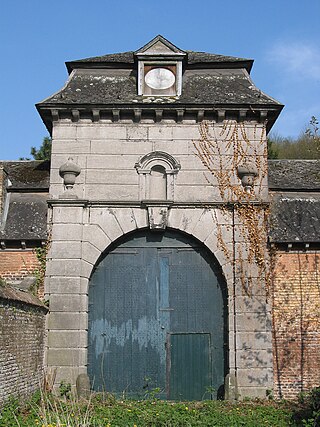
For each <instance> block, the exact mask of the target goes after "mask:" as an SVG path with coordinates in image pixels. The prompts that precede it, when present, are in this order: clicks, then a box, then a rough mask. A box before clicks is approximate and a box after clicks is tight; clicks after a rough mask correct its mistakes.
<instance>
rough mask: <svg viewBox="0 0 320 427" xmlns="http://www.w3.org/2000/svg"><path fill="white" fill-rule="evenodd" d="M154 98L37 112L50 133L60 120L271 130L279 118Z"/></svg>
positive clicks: (267, 109) (263, 109)
mask: <svg viewBox="0 0 320 427" xmlns="http://www.w3.org/2000/svg"><path fill="white" fill-rule="evenodd" d="M171 102H172V103H170V99H163V100H162V99H159V98H154V99H153V100H151V101H148V100H146V102H140V103H137V104H135V105H134V104H133V105H130V106H129V105H121V104H120V105H114V106H106V105H101V106H99V105H81V106H80V105H59V104H57V105H50V104H48V105H46V104H41V105H38V106H37V108H38V111H39V113H40V115H41V117H42V119H43V121H44V123H45V125H46V126H47V128H48V129H49V131H51V130H52V125H53V122H59V120H70V122H74V123H77V122H79V121H81V120H86V121H88V120H91V122H92V123H98V122H100V121H108V122H122V121H123V122H124V123H127V122H128V120H129V121H132V122H133V123H140V122H143V121H147V122H154V123H160V122H161V121H165V120H170V121H174V122H176V123H182V122H184V121H185V120H188V121H190V120H193V121H195V122H201V121H203V120H210V121H215V122H223V121H224V120H237V121H239V122H244V121H255V122H261V123H265V122H266V123H267V128H269V127H271V126H272V124H273V123H274V121H275V119H276V118H277V116H278V115H279V112H280V111H281V108H282V106H276V105H272V106H266V105H255V106H254V107H252V106H250V105H247V106H245V105H230V104H229V105H226V106H224V105H221V106H215V107H213V106H204V105H181V104H178V103H176V104H175V103H174V102H175V100H174V99H172V100H171Z"/></svg>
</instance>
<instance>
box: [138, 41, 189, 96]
mask: <svg viewBox="0 0 320 427" xmlns="http://www.w3.org/2000/svg"><path fill="white" fill-rule="evenodd" d="M135 57H136V58H137V61H138V95H142V96H148V97H150V96H155V97H156V96H160V97H163V96H172V97H174V96H180V95H181V87H182V61H183V59H184V58H185V57H186V52H184V51H183V50H180V49H178V48H177V47H176V46H175V45H173V44H172V43H170V42H169V41H168V40H166V39H165V38H164V37H162V36H161V35H158V36H157V37H155V38H154V39H152V40H151V41H150V42H149V43H147V44H146V45H145V46H143V47H142V48H141V49H139V50H137V51H136V52H135Z"/></svg>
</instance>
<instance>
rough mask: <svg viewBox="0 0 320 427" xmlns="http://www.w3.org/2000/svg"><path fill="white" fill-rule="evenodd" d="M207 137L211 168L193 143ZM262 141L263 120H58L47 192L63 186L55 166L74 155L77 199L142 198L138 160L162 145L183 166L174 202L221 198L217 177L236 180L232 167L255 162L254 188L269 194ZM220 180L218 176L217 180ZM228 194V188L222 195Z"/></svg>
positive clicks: (56, 194)
mask: <svg viewBox="0 0 320 427" xmlns="http://www.w3.org/2000/svg"><path fill="white" fill-rule="evenodd" d="M204 133H205V138H206V139H207V140H208V141H209V143H208V145H210V151H211V154H210V156H209V157H207V160H208V161H209V163H210V168H211V169H212V170H214V171H215V172H216V173H211V172H210V171H209V170H208V168H207V167H206V166H205V165H204V161H203V160H204V159H203V158H200V157H199V155H198V154H199V153H198V151H197V148H196V147H199V144H200V142H201V141H203V138H204ZM265 149H266V144H265V126H264V124H257V123H246V124H245V125H241V126H240V125H239V124H237V123H236V122H235V121H230V122H228V123H227V122H226V123H215V124H213V123H210V124H209V125H208V128H206V127H204V125H201V124H199V123H195V122H194V121H192V120H191V121H190V122H188V121H186V122H184V123H181V124H174V123H172V122H169V123H166V122H164V121H163V122H161V123H153V122H151V123H143V122H140V123H138V124H135V123H108V122H107V121H106V122H105V123H102V121H100V122H99V123H87V122H85V121H83V122H81V121H80V122H78V123H77V124H74V123H70V121H69V120H60V121H59V122H58V123H56V124H55V126H54V130H53V145H52V161H51V173H50V194H51V196H52V197H53V198H58V197H59V195H61V193H62V192H63V185H62V179H61V177H60V176H59V167H60V166H61V165H62V164H64V163H65V162H66V161H67V159H68V157H72V158H73V161H74V162H75V163H77V164H78V165H79V166H80V167H81V169H82V172H81V173H80V175H79V176H78V177H77V179H76V184H75V186H74V191H75V193H76V194H77V196H78V197H79V198H80V199H88V200H96V201H98V200H109V201H121V202H134V201H137V200H140V199H141V188H140V187H141V180H140V176H139V174H138V173H137V170H136V168H135V164H136V162H138V161H139V159H141V157H142V156H144V155H146V154H147V153H151V152H155V151H162V152H166V153H169V154H170V155H172V156H173V157H174V158H175V159H176V160H177V161H178V162H179V164H180V166H181V169H180V170H179V173H177V174H176V176H175V178H174V181H175V182H174V186H175V190H174V196H173V200H174V202H177V203H205V202H208V203H213V202H221V190H223V191H224V189H222V188H221V182H219V179H218V178H217V176H218V174H220V175H221V173H222V172H223V174H224V177H223V179H222V181H224V182H226V174H227V175H228V178H227V180H228V185H229V186H232V185H234V186H236V185H239V183H240V178H239V177H238V176H237V173H236V168H237V166H238V165H241V164H242V163H244V162H246V163H248V162H249V163H250V162H251V163H254V164H255V166H256V167H257V169H258V171H259V176H258V178H257V179H256V182H255V193H256V194H257V196H258V198H259V200H260V199H264V200H266V197H267V185H268V184H267V174H266V162H267V158H266V152H265ZM220 181H221V180H220ZM227 199H230V193H229V194H228V192H226V194H225V200H224V201H227Z"/></svg>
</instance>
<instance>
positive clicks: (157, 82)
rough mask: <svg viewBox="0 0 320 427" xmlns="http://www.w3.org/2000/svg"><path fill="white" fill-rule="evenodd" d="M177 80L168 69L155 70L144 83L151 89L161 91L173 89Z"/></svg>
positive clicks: (149, 73) (146, 76)
mask: <svg viewBox="0 0 320 427" xmlns="http://www.w3.org/2000/svg"><path fill="white" fill-rule="evenodd" d="M175 80H176V78H175V75H174V74H173V72H172V71H170V70H168V69H167V68H153V69H152V70H150V71H148V73H147V74H146V75H145V78H144V81H145V82H146V84H147V85H148V86H149V87H151V89H156V90H159V89H160V90H161V89H168V88H169V87H171V86H172V85H173V84H174V82H175Z"/></svg>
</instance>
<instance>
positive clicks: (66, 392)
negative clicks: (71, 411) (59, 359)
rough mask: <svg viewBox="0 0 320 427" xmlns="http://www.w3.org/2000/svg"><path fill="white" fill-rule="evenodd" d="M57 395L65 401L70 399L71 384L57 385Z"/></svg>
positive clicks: (64, 382)
mask: <svg viewBox="0 0 320 427" xmlns="http://www.w3.org/2000/svg"><path fill="white" fill-rule="evenodd" d="M59 394H60V396H61V397H64V398H66V399H70V397H71V384H70V383H67V382H66V381H64V380H63V381H61V383H60V385H59Z"/></svg>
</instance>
